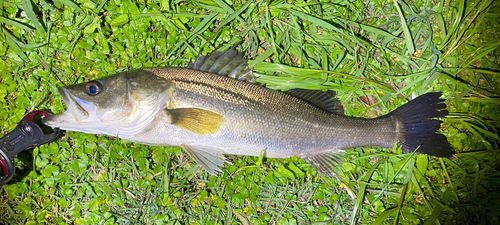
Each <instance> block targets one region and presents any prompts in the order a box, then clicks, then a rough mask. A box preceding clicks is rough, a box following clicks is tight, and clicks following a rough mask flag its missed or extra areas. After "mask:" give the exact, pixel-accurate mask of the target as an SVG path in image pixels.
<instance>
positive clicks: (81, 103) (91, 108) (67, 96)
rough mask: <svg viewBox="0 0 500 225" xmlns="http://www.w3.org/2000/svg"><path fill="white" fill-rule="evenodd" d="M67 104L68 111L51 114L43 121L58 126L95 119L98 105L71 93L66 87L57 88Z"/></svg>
mask: <svg viewBox="0 0 500 225" xmlns="http://www.w3.org/2000/svg"><path fill="white" fill-rule="evenodd" d="M57 90H58V91H59V94H60V95H61V97H62V99H63V101H64V103H65V104H66V108H67V110H66V112H64V113H60V114H55V115H49V116H46V117H44V118H43V120H42V122H43V123H44V124H45V125H47V126H52V127H57V126H58V125H61V124H68V123H77V122H85V121H86V120H89V119H93V116H92V115H94V113H95V110H96V106H95V104H93V103H90V102H87V101H85V100H82V99H80V98H78V97H76V96H74V95H72V94H71V93H69V91H68V90H67V89H66V88H63V87H60V88H58V89H57Z"/></svg>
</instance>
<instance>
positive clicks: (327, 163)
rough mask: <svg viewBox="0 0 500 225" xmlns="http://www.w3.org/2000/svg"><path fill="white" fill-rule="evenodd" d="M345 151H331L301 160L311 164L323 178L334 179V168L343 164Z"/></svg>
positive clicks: (304, 157) (335, 175)
mask: <svg viewBox="0 0 500 225" xmlns="http://www.w3.org/2000/svg"><path fill="white" fill-rule="evenodd" d="M344 158H345V151H344V150H340V149H331V150H328V151H324V152H321V153H318V154H314V155H308V156H303V157H302V159H303V160H304V161H306V162H307V163H309V164H311V165H312V166H313V167H314V168H316V169H317V170H318V171H319V172H321V173H322V174H324V175H325V176H327V177H329V178H331V179H334V178H338V176H337V174H336V173H335V168H337V167H338V166H341V165H342V163H343V162H344Z"/></svg>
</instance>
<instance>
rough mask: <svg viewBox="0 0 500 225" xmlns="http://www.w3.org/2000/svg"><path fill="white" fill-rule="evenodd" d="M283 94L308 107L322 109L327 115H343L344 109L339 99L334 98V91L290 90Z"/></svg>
mask: <svg viewBox="0 0 500 225" xmlns="http://www.w3.org/2000/svg"><path fill="white" fill-rule="evenodd" d="M285 93H287V94H289V95H291V96H293V97H296V98H299V99H302V100H304V101H306V102H307V103H309V104H310V105H312V106H314V107H317V108H320V109H323V110H325V111H327V112H329V113H333V114H338V115H342V114H344V107H342V103H341V102H340V100H339V99H337V98H334V97H335V95H336V93H335V91H332V90H328V91H321V90H306V89H292V90H288V91H286V92H285Z"/></svg>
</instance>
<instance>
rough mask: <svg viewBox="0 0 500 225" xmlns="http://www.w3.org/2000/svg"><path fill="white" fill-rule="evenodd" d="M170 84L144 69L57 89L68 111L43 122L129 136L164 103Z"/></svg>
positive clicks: (153, 115) (89, 131) (55, 125)
mask: <svg viewBox="0 0 500 225" xmlns="http://www.w3.org/2000/svg"><path fill="white" fill-rule="evenodd" d="M171 86H172V85H171V83H170V82H168V81H166V80H163V79H159V78H158V77H157V76H155V75H153V74H151V73H149V72H145V71H131V72H125V73H120V74H117V75H114V76H110V77H106V78H102V79H96V80H92V81H89V82H86V83H81V84H76V85H71V86H67V87H60V88H58V92H59V94H60V95H61V98H62V100H63V101H64V103H65V104H66V108H67V111H66V112H64V113H60V114H55V115H49V116H46V117H45V118H43V120H42V122H43V123H44V124H45V125H48V126H51V127H59V128H60V129H63V130H71V131H80V132H85V133H91V134H108V135H112V136H118V135H119V134H121V135H120V136H124V135H132V134H133V133H137V132H139V131H141V130H142V129H143V128H144V127H145V126H146V125H147V123H149V122H151V121H152V120H153V119H154V117H155V116H156V115H157V113H159V112H160V111H161V109H162V107H164V105H165V101H166V92H167V90H168V89H169V87H171Z"/></svg>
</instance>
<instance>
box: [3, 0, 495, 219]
mask: <svg viewBox="0 0 500 225" xmlns="http://www.w3.org/2000/svg"><path fill="white" fill-rule="evenodd" d="M499 7H500V2H499V1H494V0H472V1H465V0H457V1H455V0H450V1H448V0H446V1H435V0H427V1H422V0H412V1H402V0H393V1H380V0H374V1H357V0H353V1H342V0H335V1H314V0H312V1H307V2H304V1H297V2H295V1H246V2H245V1H239V0H235V1H231V0H188V1H179V0H176V1H170V0H162V1H152V0H147V1H137V2H135V1H130V0H114V1H105V0H74V1H70V0H54V1H46V0H8V1H5V0H3V1H0V9H1V10H0V40H1V43H0V71H1V72H0V74H1V78H0V110H1V112H0V129H1V133H2V134H5V133H6V132H8V131H10V130H12V129H13V128H14V127H15V126H16V123H17V122H18V121H19V120H20V119H21V118H22V117H23V116H24V115H25V114H26V113H28V112H29V111H32V110H35V109H49V110H51V111H52V112H54V113H59V112H62V111H64V105H63V103H62V101H61V98H60V96H59V95H58V94H57V92H56V87H59V86H62V85H69V84H75V83H80V82H85V81H88V80H90V79H94V78H100V77H105V76H108V75H111V74H114V73H117V72H120V71H126V70H131V69H137V68H144V67H152V66H176V67H185V66H186V65H187V64H188V62H189V61H190V60H193V59H194V58H195V57H196V56H197V55H198V53H201V54H207V53H209V52H212V51H213V50H214V49H215V48H216V47H218V46H223V47H222V48H223V49H224V48H228V47H229V46H231V45H233V44H234V43H238V42H241V45H240V47H239V48H238V49H239V50H240V51H242V52H244V55H245V57H247V58H249V59H252V60H251V61H250V65H251V66H252V67H253V68H254V70H255V71H257V72H258V73H259V74H260V75H261V78H260V79H259V80H258V81H259V82H261V83H266V84H267V86H268V87H269V88H274V89H282V90H287V89H291V88H307V89H322V90H329V89H330V90H335V91H337V93H338V97H339V98H340V99H341V100H342V102H343V104H344V106H345V112H346V114H347V115H351V116H358V117H375V116H378V115H382V114H385V113H388V112H389V111H391V110H393V109H395V108H397V107H398V106H401V105H402V104H404V103H406V102H407V101H408V100H409V99H411V98H414V97H416V96H419V95H422V94H424V93H426V92H429V91H441V92H443V97H444V98H445V99H446V103H447V109H448V110H449V112H450V113H449V117H448V118H447V119H445V120H444V123H443V125H442V132H443V133H444V134H445V135H446V136H447V137H448V140H449V141H450V143H451V144H452V145H453V147H454V149H455V151H456V153H457V154H455V156H454V157H452V158H444V159H443V158H442V159H439V158H434V157H428V156H426V155H414V154H401V152H398V150H397V149H382V148H368V147H367V148H356V149H347V152H348V156H347V159H346V163H344V164H343V166H342V167H341V168H339V169H340V172H339V177H340V182H336V181H328V180H326V179H322V178H321V177H320V176H318V174H317V172H316V171H315V170H314V169H313V168H312V167H311V165H309V164H306V163H305V162H304V161H302V160H300V159H299V158H290V159H279V160H276V159H264V160H259V158H256V157H241V156H229V159H230V161H231V162H232V163H233V165H227V166H226V167H225V168H224V170H223V171H224V172H223V173H222V174H221V175H220V176H218V177H215V176H209V175H208V174H207V173H206V172H205V171H204V170H203V169H201V168H200V167H198V166H197V165H196V164H195V163H194V162H193V161H192V160H190V159H189V157H188V156H187V155H186V154H184V153H183V152H182V151H181V149H180V148H178V147H168V148H161V147H149V146H143V145H139V144H135V143H130V142H126V141H123V140H120V139H115V138H109V137H106V136H96V135H87V134H83V133H73V132H66V133H65V134H64V135H63V136H62V137H61V138H60V139H58V140H57V141H55V142H53V143H51V144H48V145H44V146H40V147H38V148H35V149H33V150H31V151H27V152H26V153H25V154H21V155H19V157H18V162H17V163H18V166H19V170H18V173H17V177H16V178H15V179H14V180H13V181H12V182H11V183H10V184H9V185H6V186H4V187H2V188H1V189H0V223H4V224H235V223H241V224H269V223H270V224H332V223H333V224H399V223H401V224H499V223H500V210H499V209H500V192H498V187H499V186H500V172H499V169H500V167H499V165H500V162H499V161H500V158H499V157H500V154H499V150H498V149H499V146H498V143H499V136H498V128H499V125H498V124H499V122H500V113H499V111H500V109H499V108H500V100H499V98H498V95H499V94H500V89H499V88H500V83H499V76H500V67H499V61H500V60H499V58H500V54H499V51H498V50H499V48H498V47H499V45H500V41H499V39H498V37H499V36H500V35H499V32H500V24H499V21H500V20H499V15H500V8H499Z"/></svg>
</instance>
